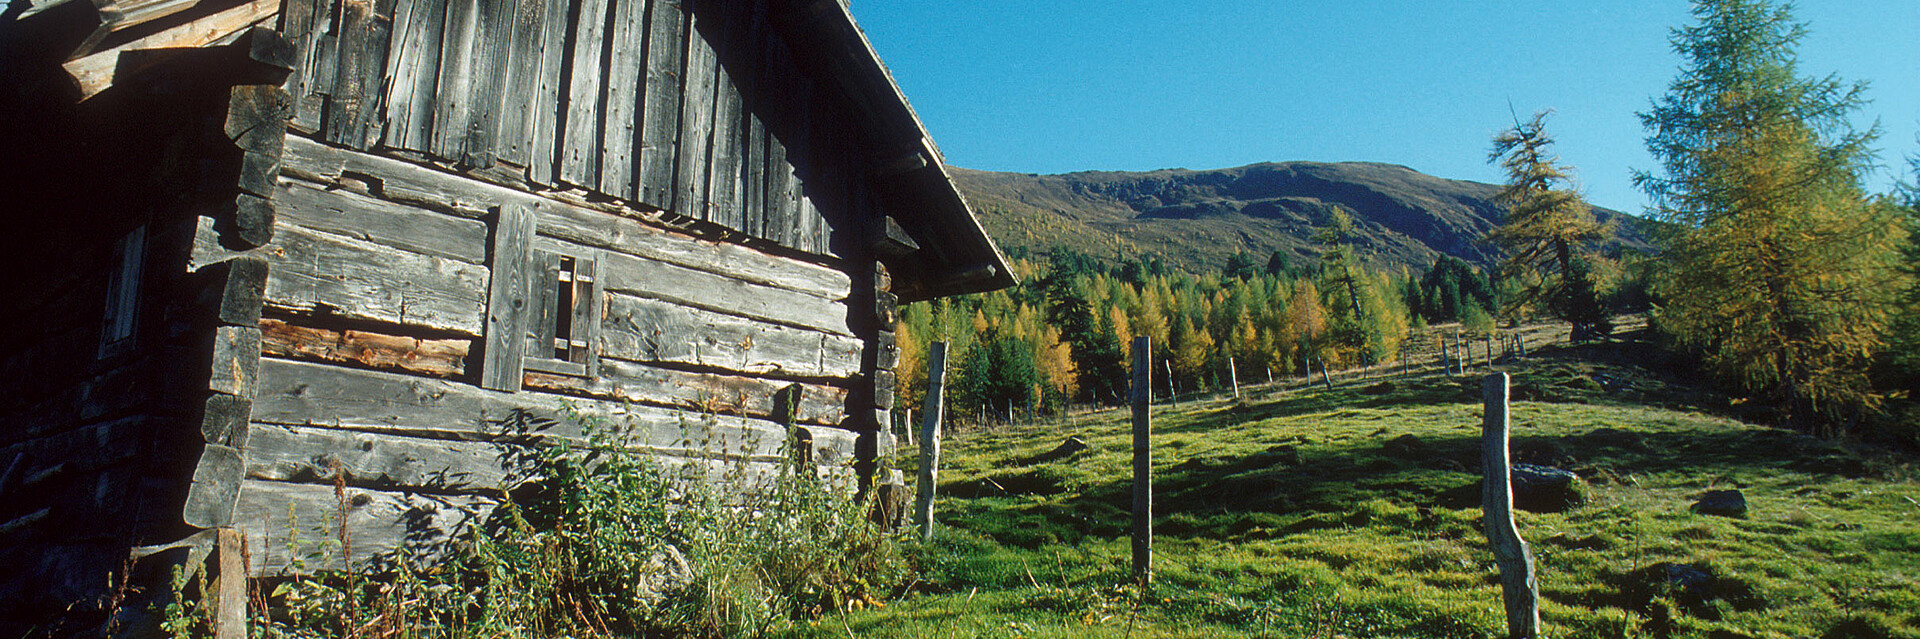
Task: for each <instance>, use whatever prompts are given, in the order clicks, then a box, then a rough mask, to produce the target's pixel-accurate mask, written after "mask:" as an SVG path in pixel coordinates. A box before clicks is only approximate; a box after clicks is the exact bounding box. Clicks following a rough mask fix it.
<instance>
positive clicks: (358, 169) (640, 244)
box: [282, 137, 851, 300]
mask: <svg viewBox="0 0 1920 639" xmlns="http://www.w3.org/2000/svg"><path fill="white" fill-rule="evenodd" d="M283 166H284V167H285V168H287V169H288V170H289V171H291V172H293V173H294V174H295V175H297V176H298V177H299V178H300V179H301V180H308V181H318V182H319V183H321V184H322V185H326V186H331V185H335V184H340V183H351V182H352V180H351V179H350V178H349V177H344V176H346V175H347V174H361V175H377V176H380V177H381V179H382V184H381V188H380V193H379V195H380V199H382V200H386V201H390V202H396V203H400V204H404V205H407V206H413V207H421V208H426V209H431V210H434V211H441V212H448V213H453V214H455V215H459V216H467V217H479V216H481V215H482V214H483V213H484V211H486V210H487V209H488V208H492V207H497V206H499V205H501V204H503V203H509V202H513V203H519V204H522V205H524V206H527V207H530V208H533V209H535V210H537V211H539V212H540V213H541V218H540V232H541V233H542V234H543V235H548V236H551V237H556V238H560V239H565V240H569V241H573V242H576V243H580V244H585V245H588V246H597V247H601V248H608V249H613V250H616V251H621V252H624V253H628V254H632V255H636V256H639V257H645V258H649V259H655V260H660V261H664V262H670V263H673V264H677V265H680V266H686V267H689V268H694V269H701V270H705V271H708V272H712V273H717V274H724V275H727V276H729V277H737V278H739V279H744V280H747V281H750V282H757V283H763V284H768V285H772V286H780V287H784V288H788V289H791V290H795V291H800V292H805V293H808V294H813V295H819V296H824V297H826V298H828V299H833V300H838V299H844V298H845V297H846V296H847V294H848V291H850V289H851V282H850V280H849V278H848V277H847V275H846V274H845V273H842V272H840V271H838V270H836V269H834V268H831V267H828V266H824V265H820V264H811V263H807V262H801V261H796V260H793V259H789V258H784V257H776V256H773V255H769V254H767V253H764V252H761V251H758V250H755V249H752V248H748V247H744V246H740V245H738V244H732V243H722V242H714V241H709V240H693V239H692V238H689V237H687V236H685V235H681V234H678V233H674V232H671V231H667V230H665V229H661V228H658V227H656V226H651V225H649V224H647V223H645V222H641V221H638V220H634V219H631V218H627V217H622V216H619V215H615V214H613V213H609V212H607V211H602V210H597V209H591V208H586V207H582V206H578V205H575V204H570V203H566V202H558V201H554V200H550V199H546V198H541V197H538V196H535V195H532V194H528V193H524V192H521V191H515V190H513V189H508V188H504V187H500V186H495V185H492V184H487V183H483V182H478V181H475V180H471V179H466V178H462V177H458V176H454V175H451V174H447V173H443V172H439V171H435V170H432V169H429V168H426V167H421V166H418V165H414V164H409V163H406V162H401V161H398V160H394V159H391V158H385V157H380V156H376V155H369V154H363V153H354V152H350V151H343V150H340V149H333V148H329V147H326V146H323V145H318V144H315V143H313V142H311V141H308V140H305V139H302V138H297V137H296V138H289V139H288V141H287V152H286V159H285V162H284V163H283ZM290 191H291V189H285V190H283V191H282V193H283V194H284V193H287V192H290ZM396 242H397V240H396V241H395V242H389V243H396Z"/></svg>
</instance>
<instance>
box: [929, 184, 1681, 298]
mask: <svg viewBox="0 0 1920 639" xmlns="http://www.w3.org/2000/svg"><path fill="white" fill-rule="evenodd" d="M950 169H951V171H952V173H953V176H954V181H955V182H956V183H957V184H958V185H959V186H960V189H961V191H962V192H963V193H964V194H965V195H966V197H967V199H968V201H969V202H970V203H971V204H972V205H973V208H974V210H975V212H976V213H977V214H978V215H979V216H980V220H981V223H982V224H983V225H985V226H986V228H987V231H988V232H989V233H990V234H992V236H993V237H994V238H995V240H996V241H998V242H999V243H1000V245H1001V247H1002V248H1003V249H1005V250H1006V251H1007V252H1008V253H1009V254H1011V255H1013V256H1015V257H1020V256H1026V255H1036V254H1041V253H1045V252H1047V251H1049V250H1051V249H1052V248H1053V247H1056V246H1058V247H1066V248H1071V249H1075V250H1078V251H1080V252H1083V253H1086V254H1088V255H1091V256H1094V257H1095V258H1098V259H1101V260H1106V261H1109V262H1112V261H1117V260H1118V259H1119V258H1122V257H1144V256H1146V255H1155V256H1159V257H1161V259H1163V260H1166V261H1167V263H1168V264H1169V265H1170V266H1173V267H1175V268H1179V269H1184V270H1187V271H1192V272H1201V271H1209V270H1217V269H1219V268H1220V267H1221V265H1223V264H1224V263H1225V262H1226V259H1227V257H1228V256H1230V255H1232V254H1234V253H1236V252H1241V251H1245V252H1248V253H1252V254H1253V255H1254V256H1256V258H1257V259H1259V260H1261V261H1262V262H1264V260H1265V259H1266V258H1267V256H1268V255H1270V254H1271V253H1272V252H1273V251H1276V250H1278V251H1282V252H1285V253H1287V254H1288V257H1289V259H1291V260H1292V261H1293V262H1294V263H1295V264H1309V263H1312V262H1313V261H1315V260H1317V259H1318V255H1319V252H1318V251H1317V250H1316V249H1315V248H1314V247H1313V246H1312V236H1313V233H1314V228H1315V227H1316V226H1318V225H1320V224H1322V223H1324V221H1325V220H1326V218H1327V215H1328V213H1329V212H1330V211H1331V210H1332V208H1333V207H1334V206H1335V205H1339V206H1344V207H1346V208H1348V209H1350V210H1352V211H1353V212H1354V222H1355V226H1356V228H1357V231H1358V235H1359V238H1358V240H1357V241H1356V243H1355V244H1356V246H1357V248H1358V249H1359V255H1360V256H1361V259H1362V260H1363V261H1365V262H1368V263H1370V264H1373V265H1375V266H1397V265H1402V264H1404V265H1407V266H1409V267H1413V268H1417V269H1418V268H1425V267H1427V266H1429V265H1431V264H1432V263H1433V260H1434V259H1435V258H1437V257H1438V256H1440V255H1442V254H1445V255H1452V256H1455V257H1459V258H1461V259H1464V260H1467V261H1469V262H1472V263H1475V264H1480V265H1483V266H1484V265H1490V264H1493V263H1494V262H1496V261H1498V260H1499V259H1500V258H1499V255H1498V254H1497V253H1496V252H1495V249H1494V248H1493V247H1492V246H1490V245H1487V244H1485V243H1483V242H1481V241H1480V238H1481V237H1482V236H1483V235H1485V234H1486V232H1487V231H1488V230H1490V229H1492V228H1493V227H1494V225H1496V224H1497V223H1498V222H1499V220H1500V218H1501V217H1502V216H1503V215H1504V209H1503V208H1502V207H1501V206H1500V205H1498V204H1495V203H1494V202H1493V201H1492V198H1493V197H1494V195H1495V194H1496V193H1497V192H1498V191H1499V189H1500V187H1498V186H1496V185H1492V184H1482V183H1478V182H1468V181H1463V180H1449V179H1444V178H1438V177H1434V176H1431V175H1427V174H1424V173H1420V172H1418V171H1415V170H1413V169H1411V168H1408V167H1405V166H1399V165H1394V164H1381V163H1370V162H1337V163H1325V162H1268V163H1261V164H1251V165H1247V166H1241V167H1235V168H1228V169H1214V170H1187V169H1163V170H1158V171H1145V172H1123V171H1083V172H1077V173H1066V174H1059V175H1035V174H1026V173H999V172H991V171H976V170H972V169H965V168H959V167H950ZM1594 212H1595V214H1596V216H1597V217H1598V218H1599V219H1600V220H1602V221H1603V222H1605V221H1614V222H1617V223H1618V229H1619V230H1618V238H1617V239H1616V240H1615V241H1613V242H1610V243H1608V245H1606V246H1604V247H1602V250H1603V251H1613V250H1618V249H1621V248H1627V249H1645V248H1647V246H1648V245H1647V236H1646V232H1645V227H1644V225H1645V224H1646V223H1645V222H1644V221H1642V220H1640V219H1639V218H1634V217H1631V216H1627V215H1625V214H1623V213H1620V212H1618V211H1613V210H1611V209H1603V208H1597V207H1596V209H1595V211H1594Z"/></svg>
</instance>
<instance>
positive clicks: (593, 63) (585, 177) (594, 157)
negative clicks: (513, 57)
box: [560, 0, 631, 189]
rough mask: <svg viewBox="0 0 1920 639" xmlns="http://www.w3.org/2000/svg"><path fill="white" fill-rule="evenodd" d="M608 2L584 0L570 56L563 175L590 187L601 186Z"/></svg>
mask: <svg viewBox="0 0 1920 639" xmlns="http://www.w3.org/2000/svg"><path fill="white" fill-rule="evenodd" d="M630 1H631V0H630ZM607 5H608V0H581V1H580V4H579V11H580V13H579V16H580V17H579V20H578V21H577V22H575V23H574V28H573V55H572V57H571V58H570V59H571V60H572V63H573V77H572V78H570V79H569V83H568V89H567V114H566V132H565V142H564V147H563V149H562V152H561V162H560V179H561V180H564V181H565V182H566V183H568V184H572V185H575V186H579V187H582V188H587V189H593V188H595V187H597V186H599V176H600V150H601V146H600V136H601V130H602V126H603V125H604V122H603V120H604V117H603V114H602V113H601V110H600V100H601V92H602V89H603V86H602V85H603V84H604V82H605V79H606V78H605V76H606V70H605V69H603V68H602V65H601V56H602V52H603V50H604V49H605V48H606V45H607V42H606V40H607V33H606V26H607V11H608V9H609V7H608V6H607Z"/></svg>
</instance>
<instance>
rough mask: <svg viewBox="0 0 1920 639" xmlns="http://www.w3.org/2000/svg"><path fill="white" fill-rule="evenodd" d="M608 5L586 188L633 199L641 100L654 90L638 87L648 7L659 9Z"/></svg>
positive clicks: (643, 1)
mask: <svg viewBox="0 0 1920 639" xmlns="http://www.w3.org/2000/svg"><path fill="white" fill-rule="evenodd" d="M608 1H609V2H611V3H612V5H613V7H612V11H613V22H612V28H611V30H610V31H609V32H608V34H607V39H608V41H609V42H610V49H609V53H608V63H607V70H606V76H607V77H606V86H605V87H603V92H604V93H605V95H604V96H603V98H604V100H605V102H604V106H603V112H602V114H601V116H600V117H601V119H602V120H603V121H604V124H603V127H604V130H603V132H602V134H601V138H600V169H599V174H600V182H599V184H598V185H591V186H593V188H595V189H596V190H598V191H600V192H601V193H604V194H607V195H611V196H614V197H618V198H622V199H627V200H632V199H635V195H636V193H637V189H636V188H635V181H634V173H635V172H636V169H638V167H639V158H638V156H639V155H640V149H639V148H638V147H639V144H640V142H639V140H640V124H641V123H640V118H641V104H640V103H641V95H642V92H643V91H651V90H652V89H653V87H651V86H643V79H644V78H646V73H645V72H646V67H647V65H648V60H647V59H646V56H647V53H648V52H647V40H646V38H647V5H649V4H655V5H657V4H660V2H661V0H653V1H652V2H648V0H608ZM575 64H578V62H576V63H575ZM649 81H650V80H649Z"/></svg>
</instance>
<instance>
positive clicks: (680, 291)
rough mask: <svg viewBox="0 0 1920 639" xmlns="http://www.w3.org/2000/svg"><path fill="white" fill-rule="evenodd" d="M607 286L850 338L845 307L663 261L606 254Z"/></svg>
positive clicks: (781, 289)
mask: <svg viewBox="0 0 1920 639" xmlns="http://www.w3.org/2000/svg"><path fill="white" fill-rule="evenodd" d="M606 263H607V268H606V269H605V275H604V276H603V277H605V279H606V288H607V290H609V291H616V292H621V293H631V294H635V295H639V296H642V297H649V298H653V299H658V300H661V301H666V302H673V303H676V304H681V305H684V306H691V307H694V308H698V309H703V310H709V311H713V312H716V313H725V314H728V315H738V316H740V317H746V318H751V319H756V320H760V321H764V322H770V323H773V324H780V325H785V326H793V327H797V328H807V329H812V330H816V331H821V332H825V333H832V334H835V335H846V336H852V335H853V330H852V328H851V327H850V326H849V325H848V310H847V305H846V304H844V303H841V302H835V301H828V300H825V299H822V298H820V297H818V296H814V295H808V294H806V293H801V292H798V291H793V290H789V289H785V288H774V287H769V286H760V285H757V284H753V283H751V282H746V281H743V280H739V279H734V278H732V277H728V276H725V275H719V274H715V273H710V272H707V271H700V270H694V269H690V268H685V267H681V266H677V265H673V264H668V263H665V262H655V261H652V260H643V259H637V258H633V257H630V256H627V255H624V254H619V253H610V254H607V255H606Z"/></svg>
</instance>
